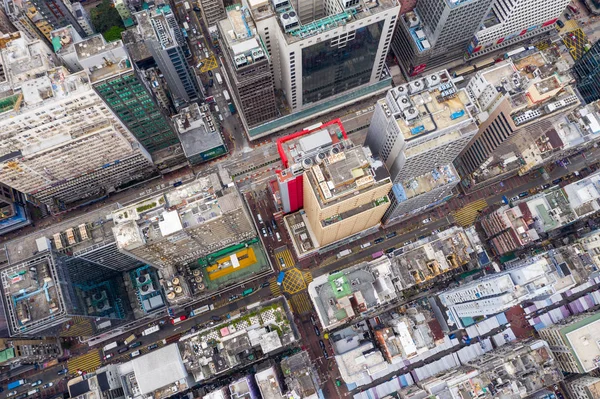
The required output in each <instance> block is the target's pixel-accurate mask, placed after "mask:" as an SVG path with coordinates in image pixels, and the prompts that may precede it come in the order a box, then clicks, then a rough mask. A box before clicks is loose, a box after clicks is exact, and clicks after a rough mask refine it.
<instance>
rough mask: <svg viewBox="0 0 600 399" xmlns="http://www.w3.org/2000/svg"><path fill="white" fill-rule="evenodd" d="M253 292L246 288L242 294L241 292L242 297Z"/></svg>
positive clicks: (252, 289)
mask: <svg viewBox="0 0 600 399" xmlns="http://www.w3.org/2000/svg"><path fill="white" fill-rule="evenodd" d="M253 291H254V288H248V289H247V290H244V292H242V296H248V295H250V294H252V292H253Z"/></svg>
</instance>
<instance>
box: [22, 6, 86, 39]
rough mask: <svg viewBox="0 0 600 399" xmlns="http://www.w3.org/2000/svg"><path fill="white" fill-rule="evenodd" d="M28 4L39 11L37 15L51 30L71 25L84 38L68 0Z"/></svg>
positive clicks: (81, 28) (84, 32) (81, 27)
mask: <svg viewBox="0 0 600 399" xmlns="http://www.w3.org/2000/svg"><path fill="white" fill-rule="evenodd" d="M29 3H30V4H31V5H32V6H33V7H34V8H35V10H37V11H39V15H41V17H42V19H43V20H44V21H45V22H47V23H48V24H49V25H50V26H51V27H52V29H53V30H54V29H59V28H64V27H65V26H68V25H71V26H73V28H75V30H76V31H77V33H79V34H80V35H81V36H82V37H85V36H86V31H85V29H84V27H83V26H81V25H80V24H79V21H78V20H77V17H76V16H75V14H74V12H73V6H72V5H71V2H70V1H69V0H64V1H63V0H29Z"/></svg>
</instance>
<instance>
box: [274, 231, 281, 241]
mask: <svg viewBox="0 0 600 399" xmlns="http://www.w3.org/2000/svg"><path fill="white" fill-rule="evenodd" d="M275 237H277V242H281V236H280V235H279V232H275Z"/></svg>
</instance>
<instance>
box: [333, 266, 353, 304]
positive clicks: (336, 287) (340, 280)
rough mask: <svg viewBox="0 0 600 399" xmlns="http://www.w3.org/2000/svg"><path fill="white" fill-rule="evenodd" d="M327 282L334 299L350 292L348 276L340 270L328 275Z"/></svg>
mask: <svg viewBox="0 0 600 399" xmlns="http://www.w3.org/2000/svg"><path fill="white" fill-rule="evenodd" d="M329 284H331V289H332V291H333V294H334V295H335V298H336V299H340V298H343V297H345V296H348V295H350V294H352V290H351V289H350V283H349V282H348V278H346V276H345V275H344V273H342V272H338V273H334V274H331V275H329Z"/></svg>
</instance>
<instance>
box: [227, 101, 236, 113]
mask: <svg viewBox="0 0 600 399" xmlns="http://www.w3.org/2000/svg"><path fill="white" fill-rule="evenodd" d="M227 106H228V107H229V112H231V114H232V115H233V114H235V105H233V104H232V103H228V104H227Z"/></svg>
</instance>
